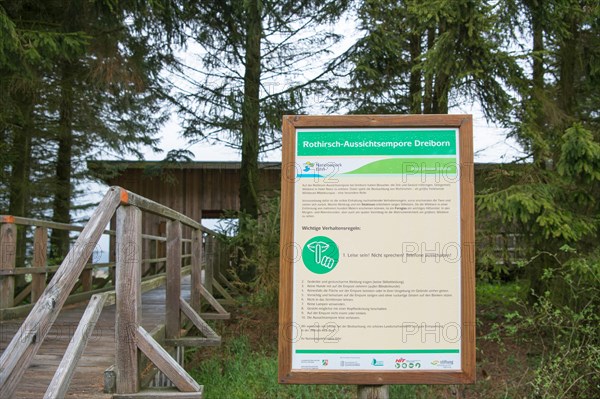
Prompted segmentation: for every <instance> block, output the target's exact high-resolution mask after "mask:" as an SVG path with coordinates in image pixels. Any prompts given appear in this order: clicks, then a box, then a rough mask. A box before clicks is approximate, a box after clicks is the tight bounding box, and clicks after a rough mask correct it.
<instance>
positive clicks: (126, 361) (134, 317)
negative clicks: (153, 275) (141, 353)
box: [115, 206, 142, 393]
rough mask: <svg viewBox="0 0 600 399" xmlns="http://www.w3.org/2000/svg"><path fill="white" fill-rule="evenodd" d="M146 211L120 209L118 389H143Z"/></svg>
mask: <svg viewBox="0 0 600 399" xmlns="http://www.w3.org/2000/svg"><path fill="white" fill-rule="evenodd" d="M141 232H142V212H141V211H140V210H139V209H138V208H136V207H134V206H121V207H120V208H119V209H118V210H117V259H116V261H117V267H116V273H117V275H116V278H117V285H116V289H115V291H116V300H117V303H116V317H115V328H116V335H115V338H116V348H115V354H116V355H115V357H116V361H115V364H116V366H117V393H134V392H138V391H139V389H140V383H139V372H138V351H137V346H136V344H135V335H136V329H137V327H138V325H139V323H140V312H139V309H138V308H139V307H140V306H141V290H140V278H141V260H142V236H141Z"/></svg>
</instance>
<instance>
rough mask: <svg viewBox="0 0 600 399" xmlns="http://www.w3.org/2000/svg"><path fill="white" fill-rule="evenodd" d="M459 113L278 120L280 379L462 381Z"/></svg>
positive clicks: (466, 372)
mask: <svg viewBox="0 0 600 399" xmlns="http://www.w3.org/2000/svg"><path fill="white" fill-rule="evenodd" d="M473 208H474V206H473V149H472V122H471V116H470V115H433V116H432V115H427V116H425V115H410V116H389V115H388V116H363V115H357V116H286V117H284V120H283V163H282V214H281V231H282V232H281V269H280V270H281V273H280V277H281V285H280V337H279V362H280V365H279V380H280V382H282V383H349V384H384V383H385V384H388V383H469V382H473V381H474V374H475V359H474V357H475V341H474V336H475V335H474V334H475V327H474V321H475V315H474V313H475V304H474V216H473V214H474V211H473Z"/></svg>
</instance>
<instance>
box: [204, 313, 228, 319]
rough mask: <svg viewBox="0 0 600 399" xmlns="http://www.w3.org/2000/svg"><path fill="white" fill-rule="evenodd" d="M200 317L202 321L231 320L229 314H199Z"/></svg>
mask: <svg viewBox="0 0 600 399" xmlns="http://www.w3.org/2000/svg"><path fill="white" fill-rule="evenodd" d="M198 315H199V316H200V317H202V318H203V319H204V320H229V319H231V314H229V313H224V314H221V313H199V314H198Z"/></svg>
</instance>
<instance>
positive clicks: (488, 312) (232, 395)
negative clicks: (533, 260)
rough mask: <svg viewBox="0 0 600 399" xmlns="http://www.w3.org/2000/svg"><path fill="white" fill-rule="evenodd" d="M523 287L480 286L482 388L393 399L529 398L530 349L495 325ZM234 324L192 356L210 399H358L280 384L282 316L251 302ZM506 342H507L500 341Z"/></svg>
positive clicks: (419, 391) (398, 393) (331, 388)
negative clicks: (497, 332)
mask: <svg viewBox="0 0 600 399" xmlns="http://www.w3.org/2000/svg"><path fill="white" fill-rule="evenodd" d="M525 290H526V288H523V286H522V285H520V284H518V283H503V284H481V283H480V284H478V286H477V316H478V320H479V323H478V324H479V326H478V341H477V379H478V381H477V383H476V384H475V385H470V386H456V385H393V386H390V398H392V399H429V398H434V399H435V398H440V399H441V398H462V397H466V398H469V399H480V398H481V399H483V398H485V399H494V398H524V397H529V396H528V394H529V392H528V380H529V379H530V378H531V377H530V374H531V373H530V371H527V370H526V369H528V365H527V363H528V362H531V359H529V357H530V356H531V353H529V351H530V348H528V347H526V346H523V345H521V344H519V342H517V341H514V340H511V339H507V338H506V337H504V336H502V337H498V340H494V339H489V337H488V336H489V331H490V326H491V325H493V324H497V323H502V322H503V321H504V320H505V317H504V316H505V315H506V314H507V313H508V312H510V311H511V309H512V308H513V307H514V302H513V298H517V297H521V298H522V297H523V295H524V293H525ZM231 312H232V315H233V318H232V320H228V321H224V322H217V323H216V324H215V325H214V327H215V329H216V330H217V331H218V333H219V334H220V335H221V336H222V338H223V344H222V345H221V346H220V347H217V348H203V349H201V350H194V351H192V352H190V353H189V364H191V365H192V370H191V371H190V372H191V374H192V376H193V377H194V378H195V379H196V380H197V381H198V382H199V383H200V384H203V385H204V397H205V398H206V399H225V398H227V399H287V398H290V399H291V398H294V399H297V398H306V399H321V398H322V399H336V398H340V399H353V398H356V396H357V395H356V389H357V388H356V385H287V384H286V385H282V384H279V383H278V380H277V311H276V310H274V309H273V308H272V307H265V306H261V305H260V304H257V303H256V302H253V301H251V300H246V301H245V302H243V303H241V304H240V305H238V306H236V308H235V309H231ZM499 341H501V342H499Z"/></svg>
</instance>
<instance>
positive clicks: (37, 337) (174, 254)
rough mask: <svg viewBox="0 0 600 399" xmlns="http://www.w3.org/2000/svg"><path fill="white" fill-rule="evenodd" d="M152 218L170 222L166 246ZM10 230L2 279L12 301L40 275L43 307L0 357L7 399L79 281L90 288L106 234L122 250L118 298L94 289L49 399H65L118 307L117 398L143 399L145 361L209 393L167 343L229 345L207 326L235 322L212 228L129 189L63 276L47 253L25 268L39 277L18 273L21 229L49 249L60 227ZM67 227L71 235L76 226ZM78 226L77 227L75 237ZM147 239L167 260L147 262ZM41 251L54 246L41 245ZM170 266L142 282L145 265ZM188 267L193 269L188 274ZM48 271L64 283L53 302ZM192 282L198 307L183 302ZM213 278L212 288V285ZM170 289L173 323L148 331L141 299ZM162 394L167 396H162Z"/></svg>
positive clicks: (74, 252)
mask: <svg viewBox="0 0 600 399" xmlns="http://www.w3.org/2000/svg"><path fill="white" fill-rule="evenodd" d="M142 212H148V213H151V214H155V215H158V216H160V217H162V218H164V219H166V220H167V225H166V237H157V236H145V235H143V234H142ZM115 213H116V231H115V232H111V231H108V232H107V231H105V228H106V226H107V225H108V223H109V221H110V219H111V218H112V216H113V215H114V214H115ZM2 222H3V223H2V226H1V233H2V242H1V243H0V244H1V245H0V246H1V247H2V249H1V254H0V258H1V259H2V263H1V264H0V266H1V267H0V270H3V272H2V273H3V274H2V275H1V277H0V278H1V289H2V292H4V289H5V288H6V289H7V290H8V291H11V290H12V291H11V292H12V294H11V295H14V276H15V275H17V274H18V273H27V274H31V275H32V281H31V287H32V288H31V295H32V296H31V300H32V302H34V303H32V304H31V307H32V309H31V311H30V312H29V315H28V316H27V318H26V320H25V321H24V322H23V324H22V325H21V327H20V328H19V331H18V332H17V334H16V335H15V336H14V337H13V339H12V340H11V342H10V343H9V345H8V346H7V348H6V349H5V350H4V352H3V353H2V356H1V357H0V397H2V398H4V397H12V395H13V394H14V392H15V389H16V387H17V384H18V382H19V380H20V379H21V377H22V375H23V373H24V372H25V370H26V369H27V367H28V366H29V364H30V363H31V361H32V359H33V357H34V356H35V354H36V353H37V351H38V350H39V348H40V346H41V345H42V342H43V341H44V338H45V337H46V335H47V334H48V332H49V330H50V327H51V326H52V324H53V323H54V321H55V320H56V318H57V316H58V314H59V312H60V310H61V309H62V307H63V305H64V304H65V303H66V302H67V300H68V298H69V294H70V293H71V292H72V291H73V289H74V287H75V286H76V283H77V281H78V280H80V279H81V276H82V272H86V271H88V270H91V269H92V268H93V266H89V265H88V260H89V258H90V255H91V254H92V251H93V249H94V248H95V246H96V244H97V243H98V241H99V239H100V237H101V235H102V234H105V233H108V234H114V237H115V243H116V246H115V248H116V251H115V258H116V259H115V262H114V265H113V267H114V270H115V273H114V278H115V280H116V281H115V286H114V290H111V291H106V292H103V293H95V294H94V292H93V290H92V291H88V293H91V294H92V296H91V299H90V302H89V303H88V307H87V309H86V311H85V312H84V315H83V316H82V319H81V321H80V323H79V326H78V328H77V331H76V333H75V335H74V337H76V339H73V340H71V343H70V345H69V347H68V348H67V350H66V352H65V356H64V357H63V359H62V362H61V364H60V366H59V367H58V369H57V371H56V374H55V376H54V379H53V381H52V383H51V384H50V386H49V388H48V390H47V392H46V396H45V397H46V398H61V397H64V394H65V393H66V390H67V389H68V386H69V383H70V380H71V377H72V374H73V371H74V370H75V366H76V364H77V361H78V360H79V358H80V356H81V354H82V352H83V349H84V348H85V345H86V343H87V339H88V337H89V335H90V333H91V331H92V330H93V327H94V325H95V323H96V321H97V320H98V317H99V315H100V313H101V310H102V308H103V307H104V306H106V305H108V304H115V305H116V320H115V326H116V327H115V328H116V349H115V365H114V368H113V369H114V371H115V373H114V376H115V379H116V381H115V387H114V388H115V390H116V394H115V397H117V398H118V397H132V395H134V394H136V393H137V392H139V391H140V388H141V387H142V386H143V385H147V384H146V383H147V382H148V381H142V380H141V379H142V377H141V373H140V369H141V367H140V362H148V361H150V362H152V363H153V364H154V365H155V366H156V367H157V368H158V370H159V371H160V372H161V373H163V374H164V375H165V376H166V377H167V378H168V379H169V380H171V381H172V382H173V384H174V385H175V386H176V387H177V388H178V389H179V390H180V391H183V392H189V394H187V395H186V397H189V398H192V397H201V393H202V387H201V386H200V385H199V384H198V383H197V382H196V381H194V380H193V379H192V378H191V377H190V376H189V375H188V374H187V372H186V371H185V370H184V369H183V368H182V367H181V366H180V365H179V364H178V363H177V362H176V361H175V360H174V359H173V358H172V357H171V355H170V354H169V353H168V351H167V350H165V348H164V347H163V346H162V345H161V344H159V342H164V343H165V345H166V346H173V347H178V346H203V345H214V344H219V343H220V337H219V336H218V335H217V334H216V333H215V332H214V331H213V330H212V328H211V327H210V326H209V325H208V324H207V323H206V322H205V321H204V319H208V318H214V319H224V318H228V317H229V314H228V313H227V311H226V310H225V309H224V308H223V306H222V305H221V303H222V302H227V301H230V300H231V299H232V298H231V296H230V294H229V293H228V292H227V290H226V289H225V288H223V285H225V286H227V287H228V288H230V289H234V288H235V287H234V286H233V285H232V284H231V283H229V282H228V280H227V279H226V278H225V276H224V273H225V271H224V270H225V269H226V263H227V261H226V257H223V256H221V257H220V256H217V254H219V253H220V252H221V251H218V250H216V248H217V247H218V245H217V242H218V241H217V240H216V237H215V233H214V232H212V231H210V230H208V229H206V228H204V227H202V226H201V225H200V223H198V222H197V221H194V220H192V219H190V218H188V217H187V216H185V215H182V214H180V213H178V212H176V211H174V210H172V209H169V208H167V207H165V206H163V205H160V204H157V203H155V202H153V201H151V200H148V199H146V198H143V197H141V196H138V195H136V194H134V193H131V192H129V191H126V190H124V189H122V188H119V187H111V188H110V189H109V191H108V192H107V194H106V195H105V196H104V198H103V199H102V201H101V202H100V204H99V206H98V207H97V209H96V210H95V211H94V213H93V215H92V217H91V218H90V220H89V222H88V223H87V224H86V225H85V227H83V228H81V233H80V235H79V237H78V238H77V240H76V241H75V243H74V245H73V246H72V248H71V250H70V251H69V253H68V255H67V256H66V258H65V259H64V260H63V261H62V263H61V265H60V267H58V268H56V269H52V268H49V267H48V266H47V265H45V261H44V258H43V253H45V252H46V251H45V250H40V251H39V252H40V254H38V255H35V254H36V253H37V252H38V250H36V251H34V263H33V265H32V267H28V268H20V269H29V270H27V271H23V272H20V271H19V272H16V270H20V269H19V268H17V267H16V265H15V262H14V253H15V252H16V251H15V248H16V239H15V237H16V234H15V231H16V229H15V224H16V223H21V224H26V225H31V226H35V227H36V231H35V237H36V239H38V240H39V241H37V242H38V243H40V242H43V241H44V238H46V240H47V231H44V229H46V228H48V227H50V228H57V227H58V226H57V225H56V224H54V225H53V226H50V225H43V224H42V223H41V222H33V221H31V220H29V219H22V218H10V217H4V218H3V219H2ZM184 226H185V227H187V228H188V229H189V230H191V238H189V239H184V238H183V236H182V228H183V227H184ZM62 227H65V228H66V226H62ZM72 227H73V226H69V228H72ZM143 239H149V240H154V241H155V242H159V243H164V244H165V256H164V257H158V258H153V259H147V260H145V261H144V260H143V259H142V247H143V246H142V240H143ZM39 248H44V247H43V245H42V244H39ZM183 248H189V253H184V251H183ZM203 250H204V252H205V255H204V256H203ZM206 254H208V256H206ZM36 256H37V258H36ZM203 260H204V261H203ZM160 262H163V263H164V264H165V269H166V270H165V272H164V273H162V274H161V273H159V274H156V275H154V276H149V278H146V279H144V278H143V277H142V271H143V268H142V264H143V263H154V264H158V263H160ZM86 265H88V266H86ZM184 265H186V267H183V266H184ZM103 267H111V265H106V264H105V265H103ZM155 269H156V270H155V272H156V271H161V270H160V268H155ZM48 272H54V275H53V277H52V279H51V280H50V282H49V283H48V285H47V286H46V287H45V289H44V291H43V293H41V294H40V293H39V291H40V290H41V286H42V284H43V283H42V281H41V280H43V282H44V283H45V278H44V279H42V278H41V277H40V278H37V277H39V276H42V275H43V276H45V273H48ZM185 273H190V275H191V294H190V303H189V304H188V303H187V301H185V300H184V299H183V298H182V296H181V286H180V284H181V276H182V275H183V274H185ZM203 273H204V279H203V278H202V274H203ZM11 278H12V280H11ZM86 278H87V277H86ZM34 281H35V284H34ZM219 282H220V283H219ZM163 283H164V284H166V311H165V323H164V325H161V326H159V327H157V328H156V329H155V330H154V331H152V332H148V331H146V330H145V329H144V328H143V327H142V326H141V325H140V307H141V294H142V292H144V291H147V290H149V289H152V288H155V287H156V286H157V285H159V284H163ZM221 283H222V284H223V285H222V284H221ZM82 286H83V283H82ZM88 287H89V284H88ZM213 287H214V288H215V289H216V290H218V291H219V292H220V293H221V295H222V296H223V299H222V300H221V301H219V300H217V299H215V297H214V296H213V295H212V292H213ZM34 292H35V295H34V294H33V293H34ZM18 295H20V294H17V296H18ZM202 298H204V299H205V300H206V303H207V305H210V306H212V307H213V309H214V311H213V312H205V313H201V305H202V303H201V301H202ZM14 299H15V298H14V296H12V297H11V296H9V295H6V296H5V298H4V300H3V301H4V302H3V304H4V305H14V304H15V301H14ZM13 308H14V306H13ZM6 309H10V307H5V308H4V309H3V310H6ZM182 313H183V314H185V316H186V317H187V319H188V320H190V321H191V323H192V324H193V325H194V326H195V327H196V328H197V329H198V331H200V332H201V334H202V335H203V336H202V337H184V336H182V333H181V331H182V329H181V325H182V320H181V314H182ZM138 350H140V351H141V352H142V353H143V354H144V355H145V357H146V359H141V358H138ZM140 395H141V396H139V397H144V395H146V394H140ZM153 395H155V396H157V395H158V396H159V395H160V393H154V394H153Z"/></svg>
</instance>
